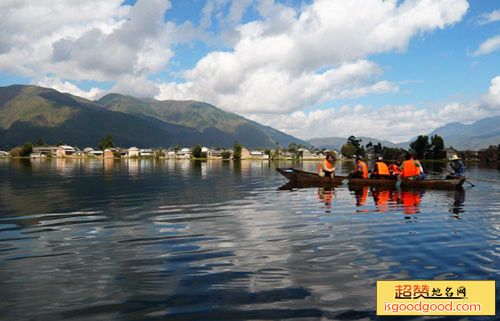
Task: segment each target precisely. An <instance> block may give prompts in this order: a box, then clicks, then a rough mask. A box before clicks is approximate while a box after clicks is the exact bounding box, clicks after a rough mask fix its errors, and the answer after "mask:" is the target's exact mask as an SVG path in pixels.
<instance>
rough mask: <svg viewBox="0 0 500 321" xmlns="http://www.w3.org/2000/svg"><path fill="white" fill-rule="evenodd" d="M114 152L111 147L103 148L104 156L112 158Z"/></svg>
mask: <svg viewBox="0 0 500 321" xmlns="http://www.w3.org/2000/svg"><path fill="white" fill-rule="evenodd" d="M114 157H115V154H114V153H113V150H112V149H111V148H106V149H105V150H104V158H114Z"/></svg>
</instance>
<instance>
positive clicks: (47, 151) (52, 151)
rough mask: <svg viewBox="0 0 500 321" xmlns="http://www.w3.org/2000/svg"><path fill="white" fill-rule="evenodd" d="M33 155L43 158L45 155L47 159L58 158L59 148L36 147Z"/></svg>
mask: <svg viewBox="0 0 500 321" xmlns="http://www.w3.org/2000/svg"><path fill="white" fill-rule="evenodd" d="M32 154H39V155H40V157H43V156H41V155H44V156H45V157H49V156H52V157H56V156H57V147H56V146H36V147H33V153H32ZM30 156H31V155H30Z"/></svg>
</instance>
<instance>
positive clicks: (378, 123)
mask: <svg viewBox="0 0 500 321" xmlns="http://www.w3.org/2000/svg"><path fill="white" fill-rule="evenodd" d="M497 115H500V76H497V77H495V78H493V79H492V80H491V85H490V87H489V90H488V92H487V93H486V94H485V95H483V96H482V97H480V98H479V99H477V100H476V101H470V102H450V103H441V104H436V105H435V106H433V107H430V108H417V107H415V106H412V105H406V106H391V105H387V106H384V107H382V108H375V107H372V106H364V105H359V104H358V105H354V106H351V105H345V106H342V107H337V108H327V109H321V110H315V111H311V112H309V113H305V112H303V111H295V112H291V113H283V114H261V113H255V114H252V113H249V114H245V116H246V117H248V118H250V119H252V120H255V121H257V122H260V123H262V124H264V125H273V126H274V127H275V128H277V129H279V130H282V131H285V132H286V133H288V134H291V135H294V136H296V137H300V138H302V139H309V138H314V137H331V136H336V137H348V136H350V135H354V136H369V137H376V138H379V139H386V140H389V141H392V142H405V141H408V140H409V139H411V138H413V137H415V136H417V135H421V134H428V133H430V132H431V131H433V130H434V129H436V128H437V127H440V126H443V125H445V124H447V123H450V122H462V123H471V122H474V121H477V120H479V119H482V118H485V117H492V116H497Z"/></svg>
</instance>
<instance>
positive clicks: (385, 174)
mask: <svg viewBox="0 0 500 321" xmlns="http://www.w3.org/2000/svg"><path fill="white" fill-rule="evenodd" d="M389 176H390V174H389V168H388V167H387V165H386V163H384V162H383V161H382V157H379V158H378V160H377V161H376V162H375V165H374V166H373V170H372V173H371V174H370V178H389Z"/></svg>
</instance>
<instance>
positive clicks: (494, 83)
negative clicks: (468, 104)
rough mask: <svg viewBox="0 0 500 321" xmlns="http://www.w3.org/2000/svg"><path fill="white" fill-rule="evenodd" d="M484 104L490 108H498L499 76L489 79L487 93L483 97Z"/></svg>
mask: <svg viewBox="0 0 500 321" xmlns="http://www.w3.org/2000/svg"><path fill="white" fill-rule="evenodd" d="M483 101H484V103H485V104H486V105H488V106H491V107H492V108H496V109H500V76H497V77H495V78H493V79H492V80H491V85H490V88H489V90H488V93H487V94H486V95H485V96H484V97H483Z"/></svg>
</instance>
